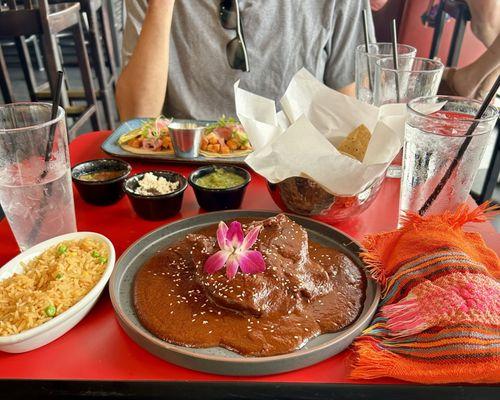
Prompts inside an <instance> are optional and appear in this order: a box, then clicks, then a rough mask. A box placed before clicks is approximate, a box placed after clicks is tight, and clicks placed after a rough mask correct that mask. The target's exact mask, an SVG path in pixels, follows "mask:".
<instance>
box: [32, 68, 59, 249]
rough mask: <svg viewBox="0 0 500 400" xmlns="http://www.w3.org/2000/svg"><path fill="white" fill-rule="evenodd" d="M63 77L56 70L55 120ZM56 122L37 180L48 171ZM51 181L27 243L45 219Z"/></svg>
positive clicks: (53, 104) (51, 128)
mask: <svg viewBox="0 0 500 400" xmlns="http://www.w3.org/2000/svg"><path fill="white" fill-rule="evenodd" d="M63 77H64V73H63V72H62V71H58V72H57V83H56V90H55V92H54V93H53V96H52V113H51V119H50V120H51V121H53V120H55V119H56V117H57V111H58V109H59V103H60V101H61V90H62V83H63ZM56 126H57V124H56V123H53V124H52V125H51V126H50V128H49V138H48V140H47V146H46V148H45V157H44V160H45V166H44V169H43V171H42V173H41V175H40V177H39V178H38V181H39V182H40V181H41V180H42V179H43V178H45V177H46V176H47V174H48V173H49V161H50V159H51V157H52V148H53V147H54V136H55V133H56ZM52 184H53V182H48V183H47V188H46V190H47V192H46V194H45V196H43V197H42V200H41V201H42V203H41V205H40V208H41V210H42V211H41V212H40V215H39V216H38V218H37V220H36V221H35V224H34V225H33V228H32V229H31V232H30V234H29V236H28V243H31V242H32V241H33V240H34V239H35V238H36V237H37V235H38V233H39V231H40V227H41V225H42V222H43V220H44V219H45V213H46V209H47V208H46V207H45V206H46V204H47V202H48V201H49V197H50V196H51V195H52V191H53V187H52Z"/></svg>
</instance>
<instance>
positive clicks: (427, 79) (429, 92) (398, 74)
mask: <svg viewBox="0 0 500 400" xmlns="http://www.w3.org/2000/svg"><path fill="white" fill-rule="evenodd" d="M443 71H444V65H443V63H442V62H441V61H439V60H431V59H428V58H419V57H414V58H413V59H411V60H408V59H407V58H405V57H399V58H398V69H397V70H395V69H394V61H393V58H392V57H386V58H382V59H380V60H378V61H377V62H376V63H375V83H374V92H373V97H374V104H375V105H376V106H381V105H383V104H391V103H408V102H409V101H410V100H412V99H415V98H417V97H422V96H434V95H436V94H437V91H438V89H439V83H440V82H441V76H442V75H443ZM402 154H403V153H402V152H401V151H400V152H399V154H398V155H397V156H396V158H395V159H394V160H393V162H392V163H391V165H390V166H389V168H387V176H388V177H389V178H401V159H402Z"/></svg>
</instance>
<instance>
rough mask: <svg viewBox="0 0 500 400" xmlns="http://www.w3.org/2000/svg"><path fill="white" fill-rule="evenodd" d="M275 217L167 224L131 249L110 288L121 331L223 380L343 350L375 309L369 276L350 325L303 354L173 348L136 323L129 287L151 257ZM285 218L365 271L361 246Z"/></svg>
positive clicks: (220, 216) (229, 215)
mask: <svg viewBox="0 0 500 400" xmlns="http://www.w3.org/2000/svg"><path fill="white" fill-rule="evenodd" d="M273 215H276V213H275V212H270V211H244V210H241V211H239V210H235V211H220V212H214V213H207V214H202V215H198V216H195V217H191V218H187V219H183V220H181V221H177V222H174V223H172V224H169V225H165V226H163V227H161V228H159V229H156V230H154V231H152V232H151V233H149V234H147V235H145V236H143V237H142V238H141V239H139V240H138V241H136V242H135V243H134V244H132V245H131V246H130V247H129V248H128V249H127V250H126V251H125V252H124V253H123V254H122V256H121V257H120V259H119V260H118V261H117V263H116V266H115V269H114V272H113V274H112V275H111V279H110V283H109V290H110V295H111V301H112V302H113V307H114V308H115V312H116V315H117V316H118V320H119V322H120V324H121V326H122V327H123V329H125V331H126V332H127V334H128V335H129V336H130V337H131V338H132V339H133V340H134V341H135V342H136V343H137V344H139V345H140V346H142V347H143V348H144V349H146V350H147V351H149V352H150V353H153V354H155V355H156V356H158V357H160V358H163V359H164V360H167V361H169V362H172V363H174V364H178V365H181V366H183V367H186V368H190V369H194V370H198V371H203V372H209V373H215V374H223V375H239V376H252V375H253V376H255V375H268V374H275V373H279V372H286V371H292V370H295V369H299V368H303V367H307V366H309V365H312V364H316V363H318V362H320V361H323V360H325V359H326V358H329V357H331V356H333V355H335V354H337V353H340V352H341V351H342V350H344V349H345V348H346V347H347V346H349V344H350V343H351V342H352V341H353V340H354V338H355V337H356V336H358V335H359V334H360V333H361V331H362V330H363V329H364V328H365V327H366V326H367V325H368V324H369V322H370V320H371V319H372V317H373V314H374V313H375V310H376V308H377V304H378V300H379V297H380V289H379V287H378V285H377V284H376V283H375V282H374V281H373V280H372V279H371V278H370V277H369V276H368V275H367V277H368V285H367V289H366V300H365V304H364V308H363V311H362V313H361V315H360V316H359V318H358V319H357V320H356V321H355V322H354V323H353V324H352V325H350V326H349V327H347V328H345V329H344V330H342V331H340V332H336V333H328V334H324V335H321V336H318V337H316V338H314V339H312V340H310V341H309V342H308V343H307V344H306V345H305V346H304V347H303V348H302V349H300V350H297V351H294V352H292V353H288V354H283V355H279V356H272V357H244V356H241V355H239V354H236V353H234V352H232V351H229V350H226V349H223V348H220V347H213V348H207V349H196V348H188V347H183V346H177V345H174V344H170V343H167V342H165V341H163V340H161V339H158V338H157V337H156V336H154V335H153V334H152V333H150V332H149V331H148V330H147V329H146V328H144V327H143V326H142V325H141V323H140V322H139V320H138V318H137V316H136V314H135V310H134V307H133V302H132V283H133V280H134V276H135V274H136V272H137V270H138V269H139V268H140V267H141V266H142V265H143V263H144V262H145V261H146V260H148V259H149V258H150V257H151V256H152V255H153V254H154V253H155V252H157V251H158V250H160V249H163V248H165V247H167V246H169V245H170V244H171V243H173V242H175V241H176V240H178V239H181V238H183V237H184V236H185V235H186V234H188V233H189V232H192V231H196V230H199V229H201V228H203V227H205V226H207V225H212V224H214V223H218V222H219V221H221V220H230V219H234V218H242V217H250V218H254V219H264V218H268V217H271V216H273ZM289 217H290V218H292V219H293V220H294V221H296V222H297V223H299V224H300V225H302V226H303V227H304V228H306V230H307V231H308V234H309V237H310V238H311V239H312V240H314V241H317V242H319V243H321V244H323V245H327V246H330V247H334V248H336V249H339V250H340V251H342V252H343V253H345V254H347V255H348V256H349V257H350V258H351V259H352V260H353V261H354V262H355V263H356V264H358V265H360V266H361V267H364V264H363V262H362V261H361V260H360V258H359V256H358V253H359V251H360V247H359V245H358V244H356V243H355V242H354V241H353V240H352V239H351V238H350V237H348V236H346V235H344V234H343V233H341V232H340V231H337V230H336V229H334V228H332V227H331V226H329V225H326V224H322V223H320V222H317V221H313V220H312V219H308V218H305V217H299V216H296V215H289Z"/></svg>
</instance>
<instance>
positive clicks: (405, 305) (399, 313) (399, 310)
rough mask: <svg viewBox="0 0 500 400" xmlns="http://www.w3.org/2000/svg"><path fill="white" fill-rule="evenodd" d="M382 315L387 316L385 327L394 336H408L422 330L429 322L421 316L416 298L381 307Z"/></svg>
mask: <svg viewBox="0 0 500 400" xmlns="http://www.w3.org/2000/svg"><path fill="white" fill-rule="evenodd" d="M381 313H382V316H383V317H384V318H387V328H389V330H390V331H391V333H392V334H393V335H394V336H410V335H415V334H417V333H419V332H422V331H424V330H425V329H427V328H428V327H429V324H428V322H427V321H425V319H424V318H423V317H422V315H421V313H420V310H419V304H418V301H417V300H416V299H408V300H402V301H400V302H399V303H395V304H389V305H386V306H384V307H382V310H381Z"/></svg>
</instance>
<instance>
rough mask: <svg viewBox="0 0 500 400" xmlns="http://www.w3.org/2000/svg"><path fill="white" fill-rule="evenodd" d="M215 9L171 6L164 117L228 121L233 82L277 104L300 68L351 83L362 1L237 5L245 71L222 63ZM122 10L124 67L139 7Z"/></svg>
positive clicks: (189, 1)
mask: <svg viewBox="0 0 500 400" xmlns="http://www.w3.org/2000/svg"><path fill="white" fill-rule="evenodd" d="M219 3H220V1H219V0H177V1H176V2H175V8H174V14H173V20H172V29H171V34H170V40H171V42H170V64H169V76H168V84H167V96H166V99H165V105H164V114H165V115H166V116H173V117H176V118H195V119H217V118H219V117H220V116H221V115H222V114H225V115H233V116H234V115H235V108H234V91H233V84H234V82H236V81H237V80H238V79H239V80H240V81H241V83H240V87H241V88H243V89H246V90H249V91H251V92H253V93H256V94H259V95H261V96H265V97H268V98H271V99H273V100H276V101H278V100H279V99H280V98H281V96H282V95H283V94H284V92H285V90H286V88H287V85H288V83H289V82H290V80H291V78H292V77H293V75H294V74H295V73H296V72H297V71H298V70H299V69H301V68H302V67H305V68H307V69H308V70H309V71H310V72H311V73H312V74H314V75H315V76H316V77H317V78H318V79H319V80H321V81H323V82H324V83H325V84H326V85H328V86H329V87H332V88H334V89H339V88H342V87H344V86H347V85H349V84H351V83H352V82H354V50H355V47H356V46H357V45H358V44H360V43H362V41H363V28H362V22H361V21H362V17H361V14H362V10H363V9H367V10H370V7H369V0H239V3H238V4H239V6H240V10H241V17H242V25H243V33H244V36H245V43H246V47H247V52H248V58H249V64H250V72H243V71H240V70H234V69H231V67H230V66H229V64H228V61H227V56H226V45H227V43H228V42H229V41H230V40H232V39H233V38H234V37H235V36H236V32H235V31H234V30H227V29H224V28H223V27H222V25H221V23H220V20H219ZM125 4H126V9H127V20H126V24H125V32H124V39H123V63H124V65H126V63H127V62H128V60H129V58H130V56H131V55H132V52H133V50H134V47H135V45H136V43H137V39H138V36H139V34H140V31H141V27H142V23H143V21H144V16H145V11H146V9H147V1H146V0H127V1H126V3H125ZM369 15H370V31H371V34H372V32H373V26H372V24H371V14H369ZM144 62H154V60H144ZM277 104H278V103H277Z"/></svg>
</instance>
